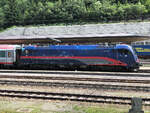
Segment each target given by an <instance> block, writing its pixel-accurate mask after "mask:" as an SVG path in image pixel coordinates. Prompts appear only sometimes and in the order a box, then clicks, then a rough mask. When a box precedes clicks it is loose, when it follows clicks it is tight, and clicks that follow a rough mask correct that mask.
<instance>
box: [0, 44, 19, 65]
mask: <svg viewBox="0 0 150 113" xmlns="http://www.w3.org/2000/svg"><path fill="white" fill-rule="evenodd" d="M19 50H21V47H20V46H18V45H0V66H5V65H13V64H15V63H16V62H17V53H18V52H19Z"/></svg>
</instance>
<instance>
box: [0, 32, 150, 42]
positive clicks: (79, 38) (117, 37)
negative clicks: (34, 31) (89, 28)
mask: <svg viewBox="0 0 150 113" xmlns="http://www.w3.org/2000/svg"><path fill="white" fill-rule="evenodd" d="M148 39H150V36H146V35H135V34H95V35H93V34H92V35H62V36H61V35H57V36H55V35H46V36H36V35H34V36H23V35H22V36H7V37H6V36H5V37H0V44H32V43H69V44H76V43H105V42H107V43H115V42H125V43H131V42H136V41H143V40H148Z"/></svg>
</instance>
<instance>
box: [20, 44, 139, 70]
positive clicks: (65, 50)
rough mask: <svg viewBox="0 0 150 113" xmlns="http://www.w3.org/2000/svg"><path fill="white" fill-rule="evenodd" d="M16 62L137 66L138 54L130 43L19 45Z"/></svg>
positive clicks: (56, 65) (75, 66)
mask: <svg viewBox="0 0 150 113" xmlns="http://www.w3.org/2000/svg"><path fill="white" fill-rule="evenodd" d="M17 61H18V65H20V66H24V67H25V66H26V67H33V66H39V67H40V66H41V67H44V66H47V67H54V68H55V67H64V68H76V69H80V68H85V69H93V68H97V69H100V70H110V69H111V70H112V69H113V70H114V69H116V70H118V69H119V70H120V69H125V70H130V71H134V70H138V69H139V62H138V58H137V56H136V55H135V54H134V51H133V49H132V47H131V46H129V45H116V46H109V47H104V46H100V45H52V46H48V47H36V46H27V47H24V48H22V52H21V54H20V57H19V60H17Z"/></svg>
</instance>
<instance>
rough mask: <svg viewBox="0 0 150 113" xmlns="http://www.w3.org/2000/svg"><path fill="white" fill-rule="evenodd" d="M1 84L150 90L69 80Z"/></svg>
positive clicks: (2, 81)
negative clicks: (70, 81)
mask: <svg viewBox="0 0 150 113" xmlns="http://www.w3.org/2000/svg"><path fill="white" fill-rule="evenodd" d="M0 84H1V85H18V86H21V85H22V86H47V87H63V88H83V89H104V90H127V91H142V92H150V86H130V85H108V84H96V83H93V84H90V83H68V82H37V81H14V80H0Z"/></svg>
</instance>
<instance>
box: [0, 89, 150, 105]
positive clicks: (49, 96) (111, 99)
mask: <svg viewBox="0 0 150 113" xmlns="http://www.w3.org/2000/svg"><path fill="white" fill-rule="evenodd" d="M0 96H4V97H11V98H16V97H17V98H27V99H31V98H32V99H43V100H69V101H81V102H95V103H111V104H129V105H131V99H132V98H130V97H116V96H102V95H86V94H71V93H51V92H39V91H17V90H0ZM142 100H143V105H145V106H150V98H142Z"/></svg>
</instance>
